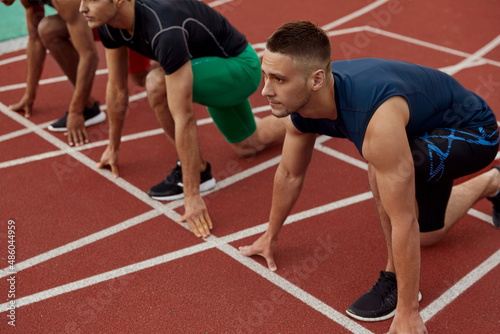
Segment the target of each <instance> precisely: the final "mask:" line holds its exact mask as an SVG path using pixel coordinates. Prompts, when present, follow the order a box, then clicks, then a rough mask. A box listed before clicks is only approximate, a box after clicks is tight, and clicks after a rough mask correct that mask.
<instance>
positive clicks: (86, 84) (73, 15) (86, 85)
mask: <svg viewBox="0 0 500 334" xmlns="http://www.w3.org/2000/svg"><path fill="white" fill-rule="evenodd" d="M53 3H54V6H55V7H56V9H57V11H58V14H59V16H61V18H62V19H63V20H64V21H65V22H66V26H67V27H68V32H69V35H70V37H71V43H72V44H73V46H74V47H75V50H76V52H77V53H78V56H79V62H78V68H77V75H76V82H75V92H74V94H73V97H72V99H71V103H70V106H69V112H70V113H72V112H73V113H82V112H83V109H84V108H85V104H86V103H87V100H88V98H89V96H90V92H91V90H92V84H93V82H94V77H95V71H96V70H97V65H98V63H99V55H98V54H97V49H96V46H95V43H94V38H93V36H92V30H91V29H90V28H89V26H88V24H87V21H85V18H84V17H83V15H82V14H81V13H80V12H79V6H80V3H79V1H72V0H71V1H68V0H54V1H53Z"/></svg>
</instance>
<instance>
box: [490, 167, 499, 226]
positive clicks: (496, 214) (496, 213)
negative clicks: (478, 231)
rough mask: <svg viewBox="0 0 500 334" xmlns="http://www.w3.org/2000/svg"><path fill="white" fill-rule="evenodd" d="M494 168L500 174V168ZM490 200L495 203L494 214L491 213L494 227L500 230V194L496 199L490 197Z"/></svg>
mask: <svg viewBox="0 0 500 334" xmlns="http://www.w3.org/2000/svg"><path fill="white" fill-rule="evenodd" d="M492 168H496V169H498V171H499V172H500V166H494V167H492ZM488 200H489V201H490V202H491V203H493V212H492V213H491V218H492V219H493V225H495V226H496V227H498V228H500V192H499V193H498V194H496V196H495V197H488Z"/></svg>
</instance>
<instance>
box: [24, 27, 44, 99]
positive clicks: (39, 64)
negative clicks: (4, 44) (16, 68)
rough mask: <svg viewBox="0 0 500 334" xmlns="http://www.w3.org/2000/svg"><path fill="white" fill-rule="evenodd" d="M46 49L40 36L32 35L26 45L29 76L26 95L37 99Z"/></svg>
mask: <svg viewBox="0 0 500 334" xmlns="http://www.w3.org/2000/svg"><path fill="white" fill-rule="evenodd" d="M46 54H47V53H46V49H45V47H44V46H43V43H42V41H41V40H40V38H39V37H38V36H30V37H29V38H28V45H27V47H26V57H27V77H26V95H28V97H29V98H30V99H32V100H34V99H35V96H36V91H37V88H38V82H39V81H40V77H41V76H42V70H43V64H44V62H45V56H46Z"/></svg>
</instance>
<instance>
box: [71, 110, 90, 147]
mask: <svg viewBox="0 0 500 334" xmlns="http://www.w3.org/2000/svg"><path fill="white" fill-rule="evenodd" d="M66 127H67V128H68V132H66V136H68V144H69V146H73V145H75V146H81V145H84V144H87V143H88V142H89V135H88V133H87V129H85V119H84V118H83V114H79V113H72V112H69V113H68V118H67V119H66Z"/></svg>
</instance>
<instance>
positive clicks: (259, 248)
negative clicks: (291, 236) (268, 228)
mask: <svg viewBox="0 0 500 334" xmlns="http://www.w3.org/2000/svg"><path fill="white" fill-rule="evenodd" d="M275 244H276V240H273V239H272V238H270V237H268V236H267V234H265V233H264V234H263V235H261V236H260V237H259V239H257V240H255V242H254V243H253V244H251V245H250V246H242V247H240V248H239V250H240V254H241V255H245V256H252V255H259V256H262V257H263V258H264V259H266V262H267V267H268V268H269V270H271V271H276V270H277V269H278V268H277V267H276V262H274V248H275Z"/></svg>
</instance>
